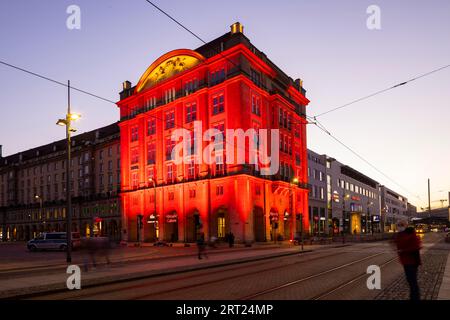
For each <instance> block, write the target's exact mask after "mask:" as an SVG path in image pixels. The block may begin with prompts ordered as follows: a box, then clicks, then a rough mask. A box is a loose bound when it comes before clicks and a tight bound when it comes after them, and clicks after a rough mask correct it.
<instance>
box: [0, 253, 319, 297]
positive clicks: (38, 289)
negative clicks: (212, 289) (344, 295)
mask: <svg viewBox="0 0 450 320" xmlns="http://www.w3.org/2000/svg"><path fill="white" fill-rule="evenodd" d="M312 251H313V250H303V251H295V252H283V253H277V254H266V255H261V256H257V257H247V258H238V259H232V260H228V261H222V262H218V263H215V262H210V263H205V264H202V265H194V266H190V267H175V268H172V269H165V270H153V271H143V272H139V273H137V274H136V273H134V274H123V275H117V276H105V277H101V278H97V279H91V280H88V281H87V283H82V288H93V287H98V286H102V285H108V284H117V283H123V282H128V281H135V280H141V279H148V278H153V277H158V276H167V275H173V274H179V273H185V272H191V271H197V270H204V269H213V268H219V267H224V266H228V265H235V264H241V263H246V262H254V261H262V260H268V259H273V258H278V257H284V256H290V255H296V254H303V253H308V252H312ZM23 291H32V292H26V293H23ZM67 291H68V289H67V287H66V286H65V284H54V285H51V286H34V287H29V288H23V289H17V290H14V289H13V290H8V291H4V292H2V293H1V294H0V300H18V299H28V298H33V297H36V296H39V295H42V294H56V293H62V292H67Z"/></svg>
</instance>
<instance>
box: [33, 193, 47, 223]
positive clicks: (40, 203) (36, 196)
mask: <svg viewBox="0 0 450 320" xmlns="http://www.w3.org/2000/svg"><path fill="white" fill-rule="evenodd" d="M34 198H35V199H38V200H39V216H40V219H42V197H41V196H39V195H37V194H36V195H35V196H34ZM44 220H45V219H44ZM44 231H45V230H44Z"/></svg>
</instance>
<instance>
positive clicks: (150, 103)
mask: <svg viewBox="0 0 450 320" xmlns="http://www.w3.org/2000/svg"><path fill="white" fill-rule="evenodd" d="M155 107H156V97H152V98H149V99H147V100H146V101H145V110H146V111H148V110H152V109H154V108H155Z"/></svg>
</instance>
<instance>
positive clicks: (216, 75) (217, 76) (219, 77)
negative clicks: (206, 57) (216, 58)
mask: <svg viewBox="0 0 450 320" xmlns="http://www.w3.org/2000/svg"><path fill="white" fill-rule="evenodd" d="M209 77H210V84H211V85H216V84H218V83H221V82H222V81H224V80H225V69H224V68H222V69H220V70H216V71H213V72H211V73H210V75H209Z"/></svg>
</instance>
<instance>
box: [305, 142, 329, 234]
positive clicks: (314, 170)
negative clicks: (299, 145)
mask: <svg viewBox="0 0 450 320" xmlns="http://www.w3.org/2000/svg"><path fill="white" fill-rule="evenodd" d="M326 163H327V156H326V155H320V154H318V153H316V152H314V151H312V150H310V149H308V183H309V207H308V213H309V220H310V221H311V222H310V226H311V228H310V229H311V230H310V233H311V234H312V235H323V234H327V233H328V222H327V220H328V219H327V216H328V214H327V212H328V210H327V190H328V189H327V178H326V176H327V175H326V171H327V168H326Z"/></svg>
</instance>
